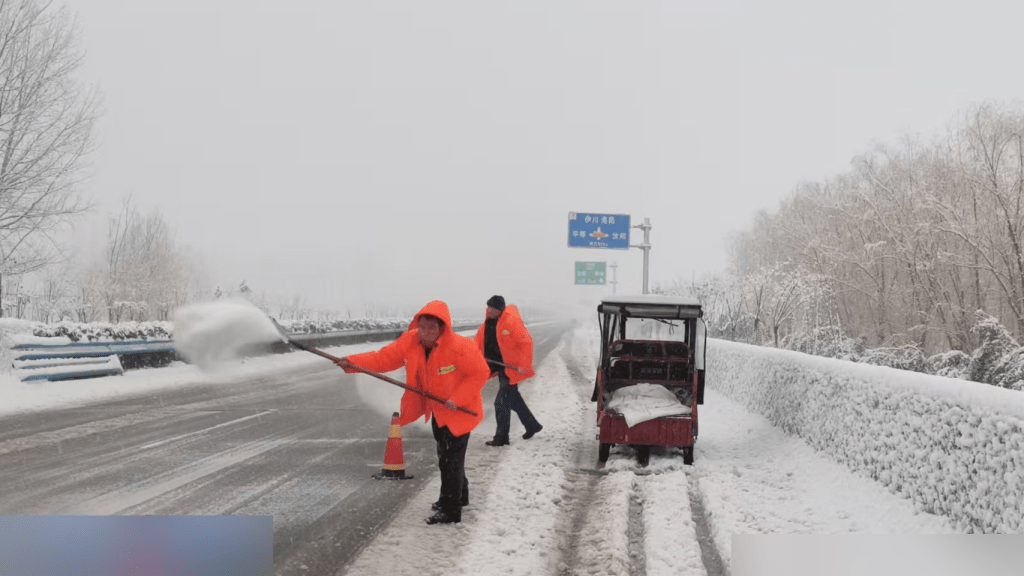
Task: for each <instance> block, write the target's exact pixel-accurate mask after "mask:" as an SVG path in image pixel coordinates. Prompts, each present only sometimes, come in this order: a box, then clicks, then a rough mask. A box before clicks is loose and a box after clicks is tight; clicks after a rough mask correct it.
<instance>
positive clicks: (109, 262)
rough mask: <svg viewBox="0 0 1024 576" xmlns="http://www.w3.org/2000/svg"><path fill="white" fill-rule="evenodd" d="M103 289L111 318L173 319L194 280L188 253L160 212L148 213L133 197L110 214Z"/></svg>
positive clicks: (186, 297) (102, 296)
mask: <svg viewBox="0 0 1024 576" xmlns="http://www.w3.org/2000/svg"><path fill="white" fill-rule="evenodd" d="M105 256H106V259H105V260H106V261H105V263H104V265H105V266H104V270H103V272H102V274H101V275H100V281H99V283H98V293H99V295H100V298H101V299H102V303H103V305H104V306H105V307H106V310H107V315H108V317H109V319H110V321H111V322H120V321H122V320H149V319H156V320H167V319H168V318H169V317H170V314H171V311H172V310H174V308H176V307H178V306H180V305H181V304H184V303H185V302H186V301H187V299H188V296H189V293H190V290H189V286H190V283H191V282H192V277H191V274H190V271H192V270H194V269H195V267H194V266H190V265H189V263H188V261H187V259H186V257H185V256H184V255H183V254H182V253H181V251H180V250H178V248H177V246H176V245H175V240H174V235H173V234H172V232H171V230H170V227H169V226H168V225H167V222H166V221H165V220H164V219H163V216H161V215H160V213H159V212H158V211H154V212H152V213H151V214H149V215H148V216H143V215H142V214H140V213H139V212H138V209H137V208H136V207H135V206H134V205H133V204H132V200H131V198H130V197H129V198H127V199H125V201H124V204H123V206H122V208H121V212H120V213H119V214H118V215H117V216H115V217H113V218H111V219H110V224H109V229H108V234H107V250H106V254H105Z"/></svg>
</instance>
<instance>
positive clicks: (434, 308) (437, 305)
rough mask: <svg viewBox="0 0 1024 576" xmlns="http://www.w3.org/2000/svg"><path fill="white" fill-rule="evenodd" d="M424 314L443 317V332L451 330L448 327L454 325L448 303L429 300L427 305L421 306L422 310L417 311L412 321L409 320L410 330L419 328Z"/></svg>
mask: <svg viewBox="0 0 1024 576" xmlns="http://www.w3.org/2000/svg"><path fill="white" fill-rule="evenodd" d="M424 314H427V315H429V316H436V317H438V318H440V319H441V322H442V323H443V324H444V327H443V328H442V329H441V333H442V334H444V333H446V332H448V331H449V330H448V329H449V328H450V327H451V325H452V315H451V313H450V312H449V311H448V305H447V304H445V303H444V302H442V301H440V300H434V301H432V302H427V305H426V306H424V307H423V308H420V311H419V312H417V313H416V316H413V319H412V322H409V329H410V330H412V329H413V328H417V327H418V326H419V325H420V316H423V315H424Z"/></svg>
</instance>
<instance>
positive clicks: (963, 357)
mask: <svg viewBox="0 0 1024 576" xmlns="http://www.w3.org/2000/svg"><path fill="white" fill-rule="evenodd" d="M970 365H971V357H970V356H968V355H967V354H965V353H964V352H961V351H960V350H950V351H948V352H940V353H939V354H934V355H932V356H929V357H928V359H927V360H925V370H926V371H927V372H928V373H929V374H935V375H936V376H944V377H946V378H960V379H966V378H967V374H968V367H969V366H970Z"/></svg>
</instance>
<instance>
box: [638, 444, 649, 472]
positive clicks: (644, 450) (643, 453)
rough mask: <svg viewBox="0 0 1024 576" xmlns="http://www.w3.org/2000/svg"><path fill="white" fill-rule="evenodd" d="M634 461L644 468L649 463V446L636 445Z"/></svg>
mask: <svg viewBox="0 0 1024 576" xmlns="http://www.w3.org/2000/svg"><path fill="white" fill-rule="evenodd" d="M636 463H637V464H639V465H640V467H641V468H646V467H647V465H648V464H650V463H651V447H650V446H637V447H636Z"/></svg>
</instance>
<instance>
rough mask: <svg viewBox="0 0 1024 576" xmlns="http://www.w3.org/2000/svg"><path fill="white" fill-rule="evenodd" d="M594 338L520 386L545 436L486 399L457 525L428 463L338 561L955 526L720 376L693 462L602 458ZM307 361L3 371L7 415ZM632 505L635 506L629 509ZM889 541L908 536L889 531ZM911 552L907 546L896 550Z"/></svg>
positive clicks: (591, 550)
mask: <svg viewBox="0 0 1024 576" xmlns="http://www.w3.org/2000/svg"><path fill="white" fill-rule="evenodd" d="M597 342H598V335H597V333H596V330H594V329H593V328H591V327H585V328H580V329H578V330H576V332H575V333H574V334H573V337H572V338H571V339H563V341H562V342H561V343H560V344H559V346H558V348H557V349H556V350H555V351H554V352H552V353H551V354H550V355H549V356H548V357H547V359H546V360H545V361H544V362H543V363H542V364H541V365H540V366H538V370H537V376H536V377H534V378H533V379H531V380H528V381H527V382H525V383H524V384H523V394H524V397H525V398H526V400H527V402H528V404H529V405H530V407H531V409H532V410H533V412H534V414H535V415H536V416H537V418H538V419H539V420H540V422H541V423H542V424H543V425H544V430H543V431H542V432H541V433H540V434H538V435H537V436H535V437H534V438H533V439H531V440H529V441H524V440H521V439H520V438H519V434H521V433H522V428H521V427H520V425H519V423H518V421H517V419H516V418H515V417H514V416H513V430H512V438H513V442H512V444H511V445H510V446H507V447H502V448H491V447H487V446H485V445H484V441H485V440H487V439H489V438H490V435H491V433H492V432H493V428H494V420H493V416H492V415H491V414H490V413H489V414H488V417H487V419H485V420H484V422H483V424H481V426H480V427H479V428H478V429H477V430H476V431H475V432H474V433H473V436H472V439H471V441H470V448H469V451H468V454H467V475H468V477H469V480H470V489H471V493H470V500H471V502H470V506H468V507H467V508H466V509H465V510H464V513H463V521H462V523H461V524H455V525H445V526H428V525H426V524H425V523H424V522H423V518H425V517H426V516H428V515H429V512H430V510H429V509H430V503H431V502H433V501H434V500H435V499H436V497H437V491H438V488H439V479H438V478H437V476H436V473H435V471H434V470H412V471H410V472H411V473H415V474H427V473H431V474H433V475H434V476H433V479H432V481H431V482H430V483H428V485H427V487H426V488H425V489H424V491H423V492H421V493H420V494H418V495H417V496H415V497H414V498H412V499H411V500H410V502H409V504H408V505H407V506H406V507H405V508H404V509H403V510H402V511H401V512H400V513H399V515H398V517H397V518H396V519H395V521H394V522H392V523H391V524H390V525H389V526H388V527H386V528H385V529H384V530H383V531H382V532H381V533H380V534H379V535H378V537H377V538H376V539H375V540H374V541H373V542H372V543H371V544H370V545H369V546H368V547H367V548H366V549H365V550H363V551H362V552H361V554H360V556H359V557H358V558H357V559H356V561H355V563H354V564H353V565H351V566H349V567H348V568H347V570H346V571H345V572H344V573H346V574H359V575H363V574H365V575H370V574H389V575H395V576H397V575H402V574H409V575H413V574H415V575H416V576H423V575H434V574H437V575H440V574H465V575H470V574H483V575H492V574H493V575H498V574H501V575H519V574H522V575H526V574H628V573H630V570H631V563H632V564H635V563H636V562H637V561H638V560H637V559H638V557H639V558H641V561H642V562H644V566H643V568H644V570H645V572H646V574H647V575H648V576H659V575H703V574H705V573H706V572H705V569H704V564H703V561H702V559H701V558H702V557H701V549H700V547H699V546H698V544H697V524H696V523H695V521H694V517H693V514H692V509H693V506H697V508H698V509H700V508H702V509H703V514H704V518H706V519H707V526H708V528H709V529H710V532H711V537H712V539H713V542H714V543H715V544H716V545H717V549H718V552H719V553H720V555H721V558H722V562H723V563H724V565H725V566H726V567H727V568H728V567H730V566H731V565H732V561H733V553H734V549H733V546H734V544H733V540H732V536H734V535H742V534H772V535H786V534H792V535H811V534H818V535H826V534H831V535H838V534H851V533H854V534H860V535H864V536H866V535H870V534H894V535H895V534H902V535H905V537H908V538H909V537H914V538H919V537H920V535H924V534H955V533H957V532H958V530H957V529H956V528H955V527H954V525H953V524H952V523H951V522H950V521H949V520H948V519H947V518H945V517H942V516H935V515H932V514H929V513H926V512H921V511H919V510H915V506H914V505H913V504H912V503H911V502H910V501H909V500H907V499H904V498H902V497H900V496H899V495H896V494H893V493H892V492H890V490H888V489H887V488H885V487H884V486H882V485H881V484H880V483H877V482H875V481H873V480H871V479H869V478H868V477H866V476H859V475H857V474H855V473H853V472H851V471H850V470H848V469H847V468H845V467H844V466H842V465H840V464H838V463H836V462H835V461H833V460H831V459H829V458H828V457H827V456H825V455H823V454H822V453H819V452H816V451H815V450H814V449H812V448H811V447H809V446H808V445H807V444H806V443H805V442H804V441H803V440H801V439H800V438H799V437H797V436H792V435H789V434H786V433H784V432H782V431H781V430H780V429H779V428H776V427H774V426H772V425H771V423H770V422H769V421H768V419H766V418H765V417H762V416H759V415H756V414H754V413H751V412H749V411H748V410H746V409H745V408H743V407H742V406H740V405H739V404H738V403H736V402H734V401H732V400H730V399H729V398H727V397H726V396H724V395H722V394H720V393H716V392H715V391H714V390H708V392H707V395H706V398H705V404H704V405H703V406H701V411H700V437H699V439H698V441H697V443H696V450H695V463H694V465H693V466H692V467H691V466H684V465H683V464H682V458H681V456H680V455H679V454H678V453H674V452H673V451H672V450H654V451H652V455H651V464H650V466H649V467H648V468H646V469H641V468H638V467H637V465H636V461H635V454H633V453H632V451H631V450H630V449H629V448H628V447H618V446H616V447H615V448H613V449H612V454H611V458H610V459H609V461H608V463H607V465H606V466H605V467H604V468H603V470H601V472H600V473H599V472H597V471H596V470H597V468H596V454H597V441H596V440H595V439H594V434H595V432H596V427H595V425H594V422H595V417H594V409H595V408H594V404H592V403H590V401H589V398H590V393H591V390H592V385H593V384H592V383H593V380H592V378H593V374H594V364H595V357H596V351H597V349H598V348H597ZM379 346H380V344H379V343H375V344H361V345H356V346H345V347H338V348H333V349H329V351H330V352H331V353H333V354H339V355H344V354H349V353H353V352H356V351H360V350H366V349H376V348H378V347H379ZM313 362H326V360H322V359H320V358H316V357H315V356H312V355H310V354H305V353H301V352H296V353H290V354H284V355H280V356H274V357H264V358H256V359H250V360H247V361H245V362H240V363H236V364H234V365H231V366H229V367H226V368H223V369H222V370H221V372H220V373H218V374H213V375H210V374H206V375H204V374H202V373H200V372H199V371H198V370H197V369H196V368H195V367H193V366H188V365H182V364H178V365H175V366H172V367H169V368H163V369H152V370H139V371H129V372H127V373H126V374H125V375H124V376H121V377H111V378H101V379H95V380H81V381H75V382H58V383H49V382H45V383H37V384H24V383H21V382H17V381H14V380H13V379H9V378H8V379H7V380H4V381H2V382H0V398H3V401H2V402H0V413H12V412H22V411H28V410H37V409H41V408H44V407H47V406H58V405H78V404H84V403H88V402H92V401H96V400H101V399H105V398H112V397H116V396H120V395H125V394H132V393H138V392H140V391H145V392H150V391H152V390H155V389H166V388H171V387H177V386H180V385H182V384H184V383H187V382H194V381H195V380H196V379H200V378H205V379H211V380H215V379H217V378H221V377H223V378H234V377H237V376H238V375H240V374H245V373H252V374H259V373H262V372H266V371H268V370H278V369H289V368H293V367H298V366H302V365H308V364H310V363H313ZM489 385H493V382H492V383H490V384H489ZM360 388H361V389H363V390H366V391H368V394H367V397H368V398H369V399H370V400H371V401H372V402H373V403H374V404H375V405H379V406H380V409H381V411H382V412H385V413H389V412H390V411H391V410H393V409H394V407H396V406H397V404H391V403H393V402H395V399H396V398H397V395H398V394H399V393H400V392H401V390H399V389H397V388H394V390H393V391H392V390H391V387H387V386H383V387H382V386H381V385H380V384H379V383H378V384H376V385H374V384H367V385H360ZM385 390H386V392H385ZM411 426H426V425H425V424H422V423H416V424H412V425H411ZM631 515H633V517H636V518H639V519H638V520H634V521H633V522H632V523H631V522H630V518H631ZM975 538H977V537H975ZM806 542H807V541H806V540H805V541H804V543H805V544H806ZM845 542H847V543H849V542H855V543H856V542H863V540H859V541H858V540H849V539H847V540H846V541H845ZM885 542H886V543H888V544H892V543H893V542H897V543H898V542H900V539H899V538H891V537H890V538H887V539H886V540H885ZM780 544H783V543H780ZM858 545H859V544H858ZM1018 548H1019V547H1018ZM779 549H782V548H779ZM864 552H865V553H870V550H865V551H864ZM915 554H921V556H919V557H920V559H921V563H922V564H921V565H924V563H925V562H926V560H927V559H928V558H931V557H932V555H929V554H927V553H925V552H915ZM745 558H748V557H745ZM907 560H908V557H907V556H906V555H904V556H901V561H903V562H904V563H905V562H906V561H907ZM1012 560H1014V561H1020V560H1021V557H1020V556H1019V555H1018V556H1015V557H1014V558H1012ZM933 564H934V563H933V562H928V565H929V568H930V570H931V571H930V572H929V574H931V575H934V576H946V574H947V573H948V574H953V573H954V572H943V567H942V566H939V567H938V569H937V570H936V569H932V565H933ZM1012 564H1013V562H1010V561H1009V560H1008V561H1007V562H1006V563H1003V564H1000V565H997V566H995V567H994V568H992V567H990V568H992V569H987V570H986V572H985V573H986V574H997V575H998V574H1004V573H1005V574H1011V573H1014V574H1015V573H1019V572H1016V571H1014V572H1010V571H1007V572H999V570H1000V569H1001V568H1000V566H1003V565H1011V566H1012ZM901 565H903V564H901ZM913 565H914V564H911V566H913ZM1017 565H1019V563H1018V564H1017ZM759 566H760V568H761V569H762V572H761V573H762V574H775V573H779V574H781V573H786V574H787V575H788V576H796V575H799V574H804V573H819V574H820V573H823V572H821V571H820V569H821V566H822V564H820V563H818V564H816V565H815V566H816V569H818V570H819V571H818V572H802V571H800V568H799V566H798V565H797V564H794V565H793V566H792V567H791V569H790V570H789V571H787V572H775V571H772V570H771V566H769V565H766V564H761V565H759ZM945 566H947V567H950V566H953V564H949V563H947V564H945ZM632 568H635V566H632ZM751 573H752V572H742V573H741V572H738V571H737V572H733V575H734V576H744V574H751ZM830 573H833V574H842V573H844V572H841V571H839V570H834V571H831V572H830ZM886 573H887V572H885V571H877V570H876V571H875V572H874V574H886Z"/></svg>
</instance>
